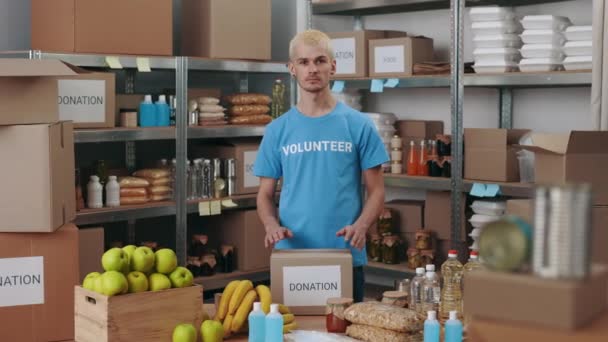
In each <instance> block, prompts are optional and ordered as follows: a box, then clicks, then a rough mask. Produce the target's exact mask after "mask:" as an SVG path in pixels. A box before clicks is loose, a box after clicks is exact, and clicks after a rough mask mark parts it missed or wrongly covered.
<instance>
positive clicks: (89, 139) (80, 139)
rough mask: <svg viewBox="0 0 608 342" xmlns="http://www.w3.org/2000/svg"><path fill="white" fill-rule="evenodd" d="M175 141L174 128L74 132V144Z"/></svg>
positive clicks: (80, 130)
mask: <svg viewBox="0 0 608 342" xmlns="http://www.w3.org/2000/svg"><path fill="white" fill-rule="evenodd" d="M139 140H175V127H150V128H119V127H117V128H99V129H76V130H74V142H75V143H98V142H116V141H139Z"/></svg>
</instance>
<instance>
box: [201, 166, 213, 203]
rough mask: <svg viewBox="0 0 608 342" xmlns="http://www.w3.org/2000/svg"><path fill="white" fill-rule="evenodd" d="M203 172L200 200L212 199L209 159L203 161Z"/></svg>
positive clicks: (211, 173)
mask: <svg viewBox="0 0 608 342" xmlns="http://www.w3.org/2000/svg"><path fill="white" fill-rule="evenodd" d="M202 167H203V172H202V177H203V178H202V179H201V184H202V192H201V197H202V198H212V197H213V166H212V165H211V159H203V164H202Z"/></svg>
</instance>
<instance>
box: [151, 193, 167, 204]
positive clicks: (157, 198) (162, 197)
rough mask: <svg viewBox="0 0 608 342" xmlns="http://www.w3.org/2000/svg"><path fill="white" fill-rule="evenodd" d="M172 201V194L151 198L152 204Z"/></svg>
mask: <svg viewBox="0 0 608 342" xmlns="http://www.w3.org/2000/svg"><path fill="white" fill-rule="evenodd" d="M169 199H171V194H164V195H151V196H150V201H152V202H158V201H166V200H169Z"/></svg>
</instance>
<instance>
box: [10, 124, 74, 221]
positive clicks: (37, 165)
mask: <svg viewBox="0 0 608 342" xmlns="http://www.w3.org/2000/svg"><path fill="white" fill-rule="evenodd" d="M0 155H1V156H2V158H3V160H5V161H6V162H5V163H3V165H2V174H0V188H1V189H2V191H1V192H0V217H1V218H2V223H1V224H0V232H46V233H48V232H53V231H55V230H57V228H59V227H61V226H62V225H64V224H66V223H68V222H71V221H73V220H74V218H75V216H76V196H75V193H76V190H75V186H74V179H75V174H74V133H73V129H72V123H71V122H59V123H54V124H40V125H22V126H0Z"/></svg>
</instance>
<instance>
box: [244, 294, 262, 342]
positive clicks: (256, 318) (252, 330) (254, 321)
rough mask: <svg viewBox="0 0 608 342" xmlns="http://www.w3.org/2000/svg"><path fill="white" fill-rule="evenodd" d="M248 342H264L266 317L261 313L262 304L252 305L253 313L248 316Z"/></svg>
mask: <svg viewBox="0 0 608 342" xmlns="http://www.w3.org/2000/svg"><path fill="white" fill-rule="evenodd" d="M248 320H249V341H251V342H264V339H265V338H266V337H265V336H264V329H265V325H266V315H265V314H264V311H262V303H260V302H255V303H253V311H251V313H250V314H249V318H248Z"/></svg>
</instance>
